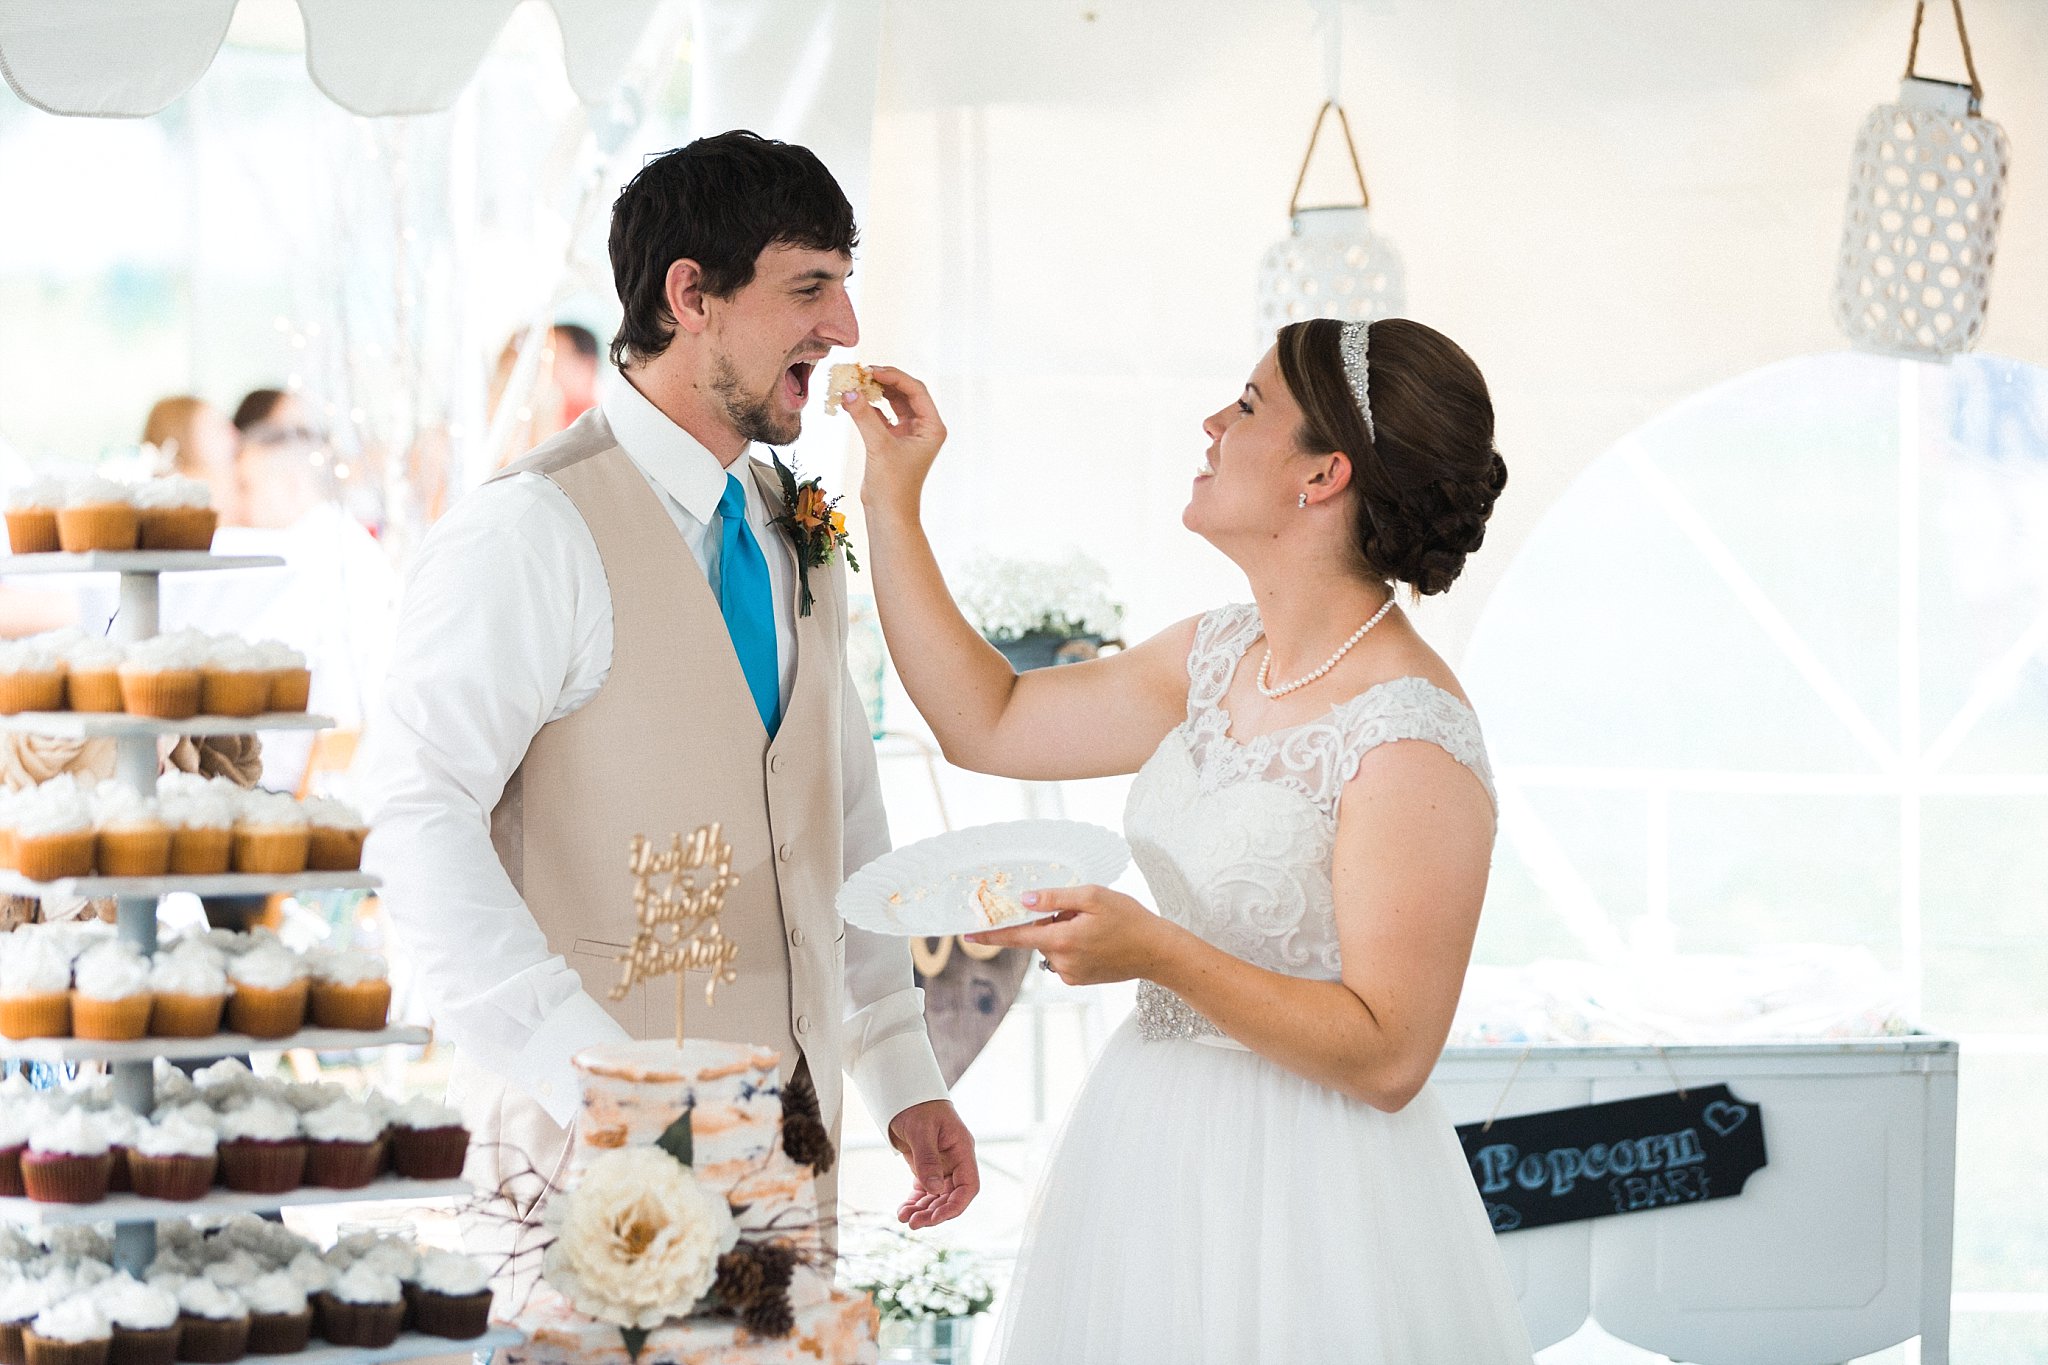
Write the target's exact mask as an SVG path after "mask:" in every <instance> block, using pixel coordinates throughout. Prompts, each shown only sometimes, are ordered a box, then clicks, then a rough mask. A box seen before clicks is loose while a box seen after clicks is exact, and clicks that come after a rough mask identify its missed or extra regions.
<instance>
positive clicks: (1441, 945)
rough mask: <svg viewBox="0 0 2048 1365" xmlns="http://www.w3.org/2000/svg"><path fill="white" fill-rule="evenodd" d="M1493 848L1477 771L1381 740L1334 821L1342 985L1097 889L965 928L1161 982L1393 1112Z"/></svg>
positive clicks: (1464, 937)
mask: <svg viewBox="0 0 2048 1365" xmlns="http://www.w3.org/2000/svg"><path fill="white" fill-rule="evenodd" d="M1492 848H1493V808H1492V805H1491V803H1490V802H1489V801H1488V799H1487V797H1486V793H1485V791H1484V790H1483V789H1482V788H1481V787H1480V785H1479V782H1478V780H1477V779H1476V778H1474V777H1473V776H1472V775H1471V773H1470V772H1468V771H1467V770H1466V769H1465V768H1464V767H1463V766H1461V765H1460V764H1459V763H1458V762H1457V760H1455V759H1453V758H1452V757H1451V756H1450V755H1448V754H1446V753H1444V752H1443V751H1442V750H1441V749H1437V748H1435V747H1433V746H1431V745H1428V744H1422V743H1399V744H1388V745H1383V746H1382V747H1380V748H1378V749H1375V750H1373V751H1372V752H1371V753H1369V754H1368V755H1367V756H1366V758H1365V762H1364V764H1363V765H1361V767H1360V770H1359V775H1358V776H1357V777H1356V778H1354V779H1352V781H1351V782H1350V783H1349V784H1347V786H1346V787H1345V793H1344V801H1343V805H1342V807H1341V814H1340V818H1339V819H1338V822H1337V845H1336V850H1335V853H1334V855H1333V858H1332V879H1333V891H1334V893H1335V897H1336V911H1337V931H1338V939H1339V943H1340V947H1341V949H1342V955H1343V975H1342V979H1341V980H1338V981H1308V980H1303V979H1302V978H1299V977H1293V976H1287V975H1284V974H1283V973H1280V972H1273V971H1268V970H1266V969H1265V968H1263V967H1257V966H1254V965H1252V964H1251V963H1249V962H1246V961H1244V960H1243V959H1241V958H1238V957H1234V956H1232V955H1231V954H1229V953H1226V952H1224V951H1223V950H1221V949H1219V948H1215V947H1212V946H1210V945H1209V944H1208V943H1206V942H1204V941H1203V940H1202V939H1200V938H1197V937H1196V936H1195V935H1194V934H1193V933H1191V932H1189V931H1188V930H1186V929H1183V928H1181V927H1180V926H1179V925H1176V924H1173V923H1171V922H1170V921H1168V920H1165V919H1162V918H1160V917H1159V916H1157V915H1154V914H1152V913H1151V912H1150V911H1148V910H1146V909H1145V908H1144V907H1143V906H1141V905H1139V904H1138V903H1137V902H1136V901H1133V900H1132V899H1131V898H1130V897H1128V896H1123V895H1119V894H1118V893H1116V892H1113V891H1105V890H1103V889H1102V888H1100V887H1073V888H1068V889H1064V890H1059V891H1045V892H1039V893H1037V894H1036V895H1035V896H1026V897H1025V902H1026V904H1027V905H1031V906H1032V907H1033V908H1036V909H1052V910H1059V911H1062V912H1064V913H1063V914H1062V917H1061V918H1060V919H1058V920H1054V921H1047V922H1045V923H1043V924H1033V925H1028V926H1026V927H1024V928H1021V929H1004V930H999V931H997V932H994V933H988V934H976V935H974V936H973V937H975V938H976V939H977V940H980V941H982V942H986V943H991V944H998V945H1000V946H1003V947H1018V948H1036V949H1038V950H1039V951H1040V952H1043V953H1044V954H1045V955H1046V959H1047V960H1048V961H1049V962H1051V963H1052V965H1053V968H1054V970H1056V971H1057V972H1059V974H1060V975H1061V977H1063V978H1064V979H1066V980H1067V981H1069V982H1071V983H1074V984H1095V983H1100V982H1105V981H1126V980H1130V979H1132V978H1134V977H1143V978H1146V979H1149V980H1152V981H1156V982H1158V983H1159V984H1160V985H1162V986H1164V987H1166V988H1167V989H1168V990H1170V991H1172V992H1173V993H1174V994H1176V995H1178V996H1180V997H1181V999H1183V1000H1185V1001H1186V1002H1187V1003H1188V1004H1190V1005H1192V1006H1193V1007H1194V1008H1195V1009H1197V1010H1199V1011H1200V1012H1201V1013H1202V1014H1203V1015H1205V1016H1206V1017H1207V1018H1208V1019H1209V1020H1210V1021H1211V1022H1212V1023H1214V1024H1215V1025H1216V1026H1217V1027H1218V1028H1219V1029H1221V1030H1223V1032H1224V1033H1226V1034H1228V1035H1230V1036H1231V1037H1232V1038H1235V1039H1236V1040H1237V1041H1238V1042H1240V1043H1243V1044H1244V1045H1245V1046H1246V1047H1248V1048H1250V1049H1251V1050H1252V1051H1254V1052H1257V1053H1259V1054H1260V1055H1262V1056H1264V1057H1267V1058H1269V1059H1271V1060H1272V1061H1274V1062H1276V1063H1278V1064H1279V1065H1281V1066H1284V1067H1286V1068H1287V1069H1288V1070H1290V1071H1293V1072H1295V1073H1297V1074H1299V1075H1302V1076H1306V1077H1308V1078H1309V1079H1310V1080H1312V1081H1315V1082H1317V1083H1318V1084H1321V1085H1326V1086H1328V1087H1330V1088H1331V1089H1332V1090H1336V1091H1339V1092H1341V1093H1343V1094H1346V1095H1349V1096H1351V1097H1352V1098H1354V1099H1359V1100H1364V1101H1365V1102H1366V1103H1367V1104H1370V1105H1373V1106H1375V1107H1376V1108H1380V1109H1385V1110H1388V1111H1389V1112H1391V1111H1394V1110H1398V1109H1400V1108H1402V1107H1403V1106H1404V1105H1406V1104H1407V1103H1408V1101H1409V1100H1411V1099H1413V1098H1414V1097H1415V1095H1416V1093H1417V1092H1418V1091H1420V1090H1421V1089H1422V1087H1423V1084H1424V1083H1425V1082H1427V1081H1428V1079H1429V1073H1430V1072H1431V1070H1432V1069H1434V1068H1435V1066H1436V1061H1437V1056H1438V1054H1440V1053H1441V1052H1442V1051H1443V1045H1444V1039H1445V1037H1446V1036H1447V1035H1448V1034H1449V1033H1450V1028H1451V1016H1452V1015H1453V1014H1454V1013H1455V1012H1456V1010H1457V1005H1458V992H1459V991H1460V989H1462V987H1463V985H1464V980H1465V965H1466V963H1467V961H1469V959H1470V958H1471V955H1472V940H1473V936H1474V935H1475V933H1476V932H1477V930H1478V926H1479V907H1480V903H1481V902H1482V901H1483V900H1484V899H1485V897H1486V875H1487V865H1488V862H1489V860H1490V855H1491V852H1492Z"/></svg>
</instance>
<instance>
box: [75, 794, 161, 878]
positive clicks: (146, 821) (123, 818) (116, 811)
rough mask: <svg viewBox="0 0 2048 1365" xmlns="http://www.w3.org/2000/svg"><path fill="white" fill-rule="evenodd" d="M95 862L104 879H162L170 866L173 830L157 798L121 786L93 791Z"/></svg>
mask: <svg viewBox="0 0 2048 1365" xmlns="http://www.w3.org/2000/svg"><path fill="white" fill-rule="evenodd" d="M92 806H93V824H94V826H95V830H94V837H93V847H94V849H95V856H94V861H95V862H96V863H97V864H98V866H99V871H100V875H101V876H103V877H161V876H163V875H164V873H165V872H166V871H167V870H169V868H170V865H171V827H170V826H169V825H167V824H165V823H164V817H163V813H162V811H161V809H160V808H159V807H158V806H157V803H156V799H155V798H154V797H149V796H144V795H142V793H140V792H138V791H135V790H133V789H132V788H130V787H128V786H126V785H124V784H123V783H120V782H102V783H100V784H99V786H98V787H96V788H94V789H93V797H92Z"/></svg>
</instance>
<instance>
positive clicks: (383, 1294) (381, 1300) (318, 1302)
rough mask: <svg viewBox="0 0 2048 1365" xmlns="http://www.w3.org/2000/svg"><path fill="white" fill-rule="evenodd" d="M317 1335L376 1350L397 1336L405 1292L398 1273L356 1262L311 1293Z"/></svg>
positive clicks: (335, 1342) (403, 1309) (402, 1323)
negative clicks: (327, 1286) (318, 1333)
mask: <svg viewBox="0 0 2048 1365" xmlns="http://www.w3.org/2000/svg"><path fill="white" fill-rule="evenodd" d="M313 1317H314V1321H315V1323H316V1324H317V1325H318V1330H319V1332H320V1335H321V1336H322V1337H323V1338H324V1339H326V1340H327V1341H330V1342H332V1343H334V1344H335V1345H336V1346H360V1347H364V1348H366V1349H370V1350H378V1349H381V1348H383V1347H386V1346H389V1345H390V1344H391V1343H392V1342H393V1341H395V1340H397V1339H398V1332H399V1328H400V1327H402V1326H403V1325H404V1323H405V1293H404V1291H403V1290H402V1289H401V1288H400V1287H399V1283H398V1277H397V1276H396V1275H392V1274H388V1273H386V1272H385V1271H381V1270H378V1269H376V1268H375V1267H373V1266H367V1265H362V1264H356V1265H352V1266H350V1267H349V1268H348V1269H347V1270H345V1271H343V1272H342V1273H341V1274H340V1275H338V1276H337V1277H336V1278H335V1281H334V1284H333V1286H332V1287H330V1288H328V1289H325V1290H322V1291H321V1292H320V1293H318V1294H315V1295H314V1296H313Z"/></svg>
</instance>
